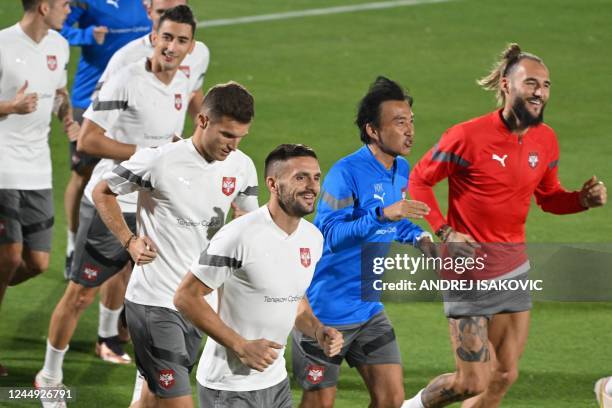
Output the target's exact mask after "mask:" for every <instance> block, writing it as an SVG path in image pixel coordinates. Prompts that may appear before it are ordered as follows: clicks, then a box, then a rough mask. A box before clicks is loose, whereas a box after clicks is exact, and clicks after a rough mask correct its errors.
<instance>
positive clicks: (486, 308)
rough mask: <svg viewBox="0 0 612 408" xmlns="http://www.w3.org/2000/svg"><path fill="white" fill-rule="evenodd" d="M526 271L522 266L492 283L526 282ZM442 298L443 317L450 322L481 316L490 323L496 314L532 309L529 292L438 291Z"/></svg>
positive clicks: (524, 265) (493, 290) (527, 267)
mask: <svg viewBox="0 0 612 408" xmlns="http://www.w3.org/2000/svg"><path fill="white" fill-rule="evenodd" d="M528 270H529V262H525V264H523V265H521V266H519V267H518V268H516V269H515V270H514V271H511V272H508V273H507V274H505V275H502V276H500V277H498V278H496V279H494V280H493V281H497V282H502V281H505V282H517V283H518V282H526V281H527V279H528V272H527V271H528ZM442 298H443V299H444V314H445V315H446V317H447V318H450V319H459V318H461V317H475V316H483V317H486V318H487V319H489V320H491V318H492V317H493V316H494V315H496V314H501V313H518V312H525V311H527V310H531V307H532V302H531V292H529V289H526V290H523V289H517V290H500V289H488V290H476V289H473V290H448V291H442Z"/></svg>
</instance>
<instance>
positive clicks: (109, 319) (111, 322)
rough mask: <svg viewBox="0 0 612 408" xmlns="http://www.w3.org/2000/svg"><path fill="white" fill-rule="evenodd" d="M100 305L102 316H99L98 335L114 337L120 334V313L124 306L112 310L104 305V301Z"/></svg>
mask: <svg viewBox="0 0 612 408" xmlns="http://www.w3.org/2000/svg"><path fill="white" fill-rule="evenodd" d="M99 305H100V316H99V318H98V337H114V336H118V335H119V329H118V328H117V325H118V324H119V315H120V314H121V310H123V306H122V307H120V308H119V309H117V310H111V309H109V308H107V307H106V306H104V305H103V304H102V302H100V303H99Z"/></svg>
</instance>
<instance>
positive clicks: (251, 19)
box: [197, 0, 452, 28]
mask: <svg viewBox="0 0 612 408" xmlns="http://www.w3.org/2000/svg"><path fill="white" fill-rule="evenodd" d="M449 1H452V0H396V1H382V2H377V3H363V4H355V5H352V6H337V7H327V8H318V9H310V10H299V11H288V12H285V13H273V14H261V15H258V16H246V17H236V18H222V19H218V20H208V21H198V25H197V26H198V28H200V27H219V26H228V25H237V24H250V23H259V22H261V21H274V20H287V19H290V18H300V17H310V16H324V15H328V14H340V13H352V12H355V11H364V10H381V9H388V8H396V7H406V6H417V5H419V4H429V3H446V2H449Z"/></svg>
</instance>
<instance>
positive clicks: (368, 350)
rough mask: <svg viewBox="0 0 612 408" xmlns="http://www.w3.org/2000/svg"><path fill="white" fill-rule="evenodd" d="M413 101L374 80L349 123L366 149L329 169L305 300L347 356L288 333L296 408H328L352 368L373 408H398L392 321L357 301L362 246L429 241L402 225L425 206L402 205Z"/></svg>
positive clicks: (400, 388)
mask: <svg viewBox="0 0 612 408" xmlns="http://www.w3.org/2000/svg"><path fill="white" fill-rule="evenodd" d="M413 118H414V115H413V113H412V97H411V96H410V95H408V94H407V93H406V92H405V91H404V90H403V89H402V88H401V87H400V86H399V85H398V84H397V83H395V82H393V81H391V80H389V79H387V78H384V77H378V78H377V79H376V81H375V82H374V83H373V84H372V86H371V87H370V90H369V91H368V93H367V94H366V95H365V96H364V97H363V99H362V100H361V102H360V104H359V110H358V113H357V119H356V121H355V123H356V125H357V127H358V128H359V131H360V137H361V141H362V142H363V143H364V146H363V147H361V148H360V149H359V150H357V151H356V152H354V153H352V154H350V155H348V156H346V157H344V158H342V159H340V160H339V161H338V162H336V163H335V164H334V165H333V166H332V168H331V169H330V170H329V173H328V174H327V177H326V178H325V181H324V182H323V188H322V191H321V199H320V201H319V205H318V209H317V214H316V216H315V220H314V223H315V225H316V226H317V227H318V228H319V229H320V230H321V232H322V233H323V236H324V238H325V245H324V248H323V256H322V257H321V260H320V261H319V263H318V264H317V267H316V270H315V274H314V278H313V280H312V283H311V285H310V288H309V289H308V292H307V295H308V300H309V301H310V304H311V305H312V309H313V311H314V313H315V315H316V316H317V318H319V319H320V320H321V321H322V322H323V323H324V324H325V325H328V326H331V327H334V328H336V329H338V330H340V331H341V332H342V333H343V335H344V340H345V342H344V347H343V349H342V352H341V353H340V355H339V356H336V357H333V358H328V357H326V356H325V355H324V354H323V351H322V350H321V348H320V347H319V346H318V344H317V341H316V340H314V339H312V338H310V337H308V336H306V335H304V334H303V333H300V332H299V331H297V330H295V331H294V333H293V347H292V353H293V359H292V360H293V375H294V377H295V379H296V380H297V382H298V383H299V384H300V386H301V387H302V389H303V390H304V393H303V395H302V402H301V405H300V406H301V407H321V406H324V407H327V406H332V405H333V403H334V399H335V396H336V385H337V383H338V376H339V372H340V364H341V362H342V360H343V359H344V358H346V360H347V362H348V364H349V365H350V366H351V367H356V368H357V370H358V371H359V374H360V375H361V376H362V378H363V379H364V381H365V383H366V386H367V387H368V390H369V392H370V396H371V400H372V401H371V405H370V406H373V407H400V406H401V404H402V403H403V401H404V385H403V374H402V366H401V358H400V352H399V348H398V345H397V341H396V339H395V334H394V332H393V327H392V325H391V322H390V321H389V318H388V317H387V315H386V314H385V312H384V309H383V305H382V303H380V302H379V301H374V302H371V301H364V299H362V288H361V285H362V278H361V257H362V245H363V244H366V243H368V244H369V243H380V247H382V248H386V247H387V246H389V245H390V243H391V242H392V241H397V242H400V243H409V244H412V245H415V246H421V245H423V244H425V243H426V242H427V243H431V235H430V234H429V233H427V232H424V231H423V230H422V229H421V228H420V227H419V226H417V225H415V224H413V223H412V222H410V221H409V220H408V218H415V219H420V218H422V217H423V216H424V215H427V214H428V213H429V207H427V205H426V204H424V203H421V202H418V201H410V200H407V199H406V192H407V191H408V176H409V171H410V166H409V164H408V162H407V161H406V160H405V159H404V158H403V157H401V156H403V155H407V154H408V153H409V152H410V149H411V147H412V142H413V139H414V125H413Z"/></svg>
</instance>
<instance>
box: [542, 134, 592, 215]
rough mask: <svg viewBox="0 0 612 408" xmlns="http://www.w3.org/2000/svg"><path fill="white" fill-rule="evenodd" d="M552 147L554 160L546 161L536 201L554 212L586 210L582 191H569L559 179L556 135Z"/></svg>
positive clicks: (567, 212)
mask: <svg viewBox="0 0 612 408" xmlns="http://www.w3.org/2000/svg"><path fill="white" fill-rule="evenodd" d="M550 148H551V150H552V155H551V159H552V160H551V161H550V162H549V163H546V165H547V166H546V172H545V173H544V176H543V177H542V180H540V183H539V184H538V187H537V188H536V190H535V193H534V194H535V198H536V203H537V204H538V205H539V206H540V208H542V210H544V211H546V212H549V213H552V214H573V213H577V212H580V211H584V210H586V208H584V207H583V206H582V205H581V204H580V192H579V191H567V190H566V189H564V188H563V186H562V185H561V182H560V181H559V178H558V170H559V145H558V143H557V139H556V137H553V141H552V143H551V146H550Z"/></svg>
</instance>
